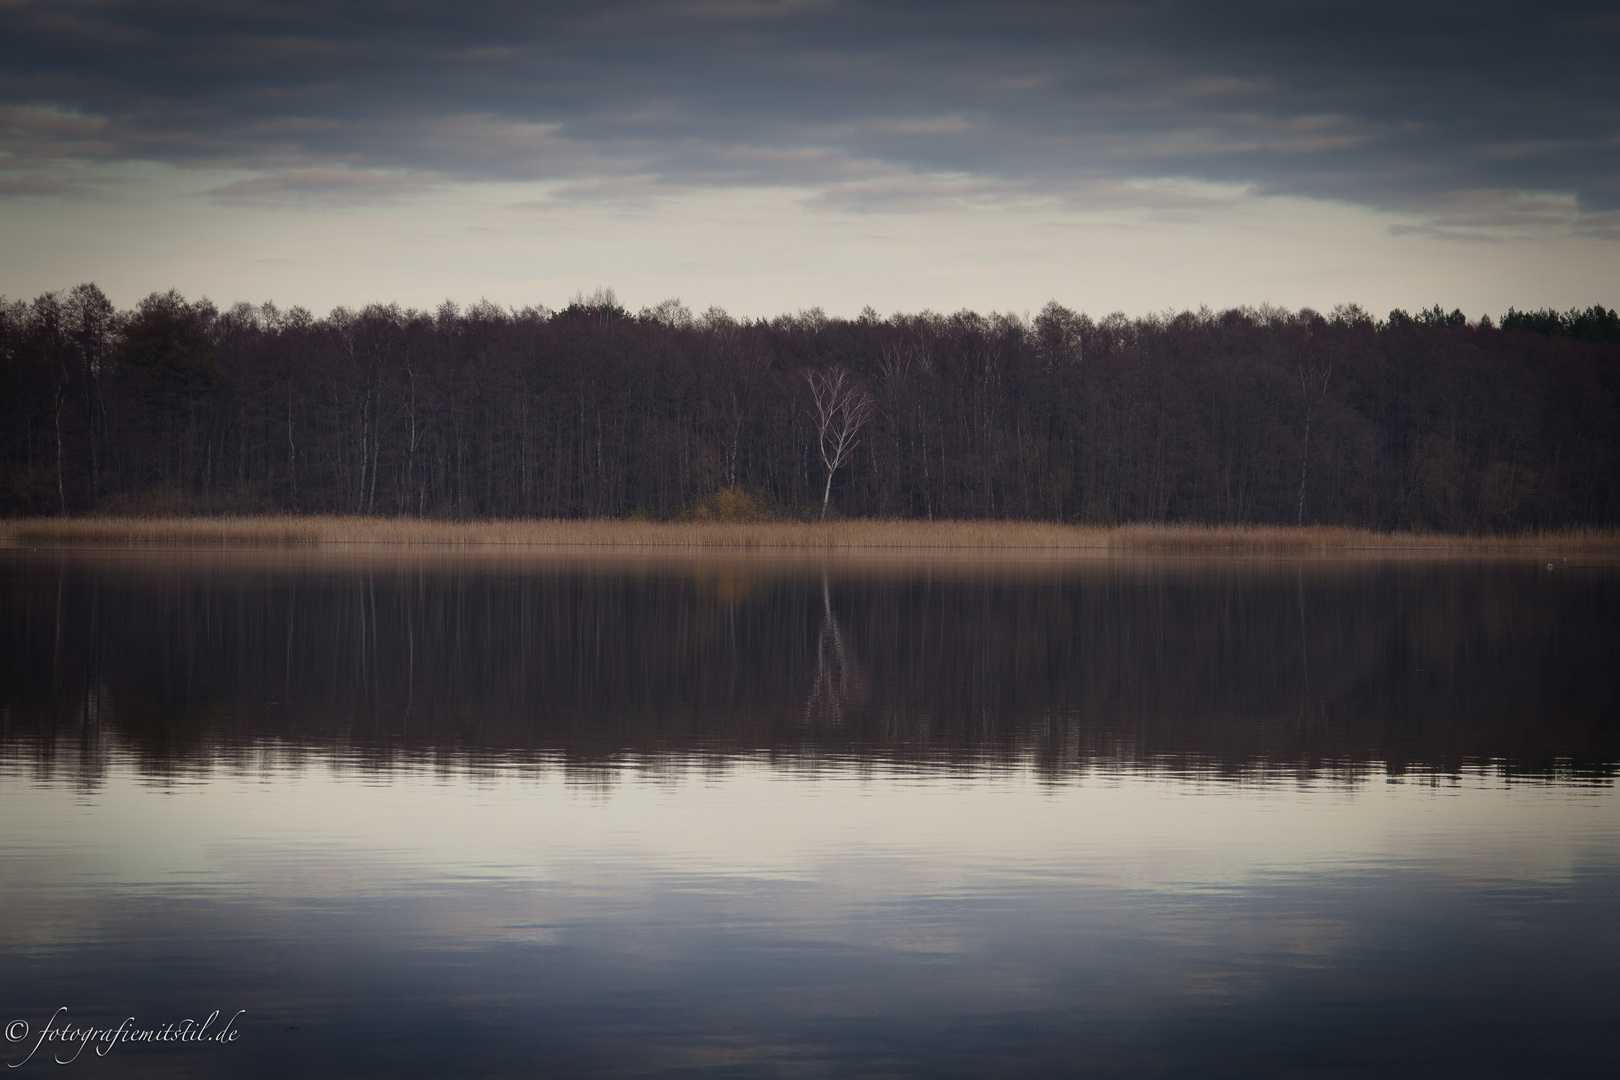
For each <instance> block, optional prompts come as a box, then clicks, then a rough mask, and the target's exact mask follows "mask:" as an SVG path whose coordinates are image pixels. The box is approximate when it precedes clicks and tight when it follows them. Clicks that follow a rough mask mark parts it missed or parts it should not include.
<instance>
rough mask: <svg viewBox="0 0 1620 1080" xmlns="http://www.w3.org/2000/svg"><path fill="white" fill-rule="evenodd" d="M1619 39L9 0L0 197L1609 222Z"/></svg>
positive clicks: (1428, 225) (1380, 13)
mask: <svg viewBox="0 0 1620 1080" xmlns="http://www.w3.org/2000/svg"><path fill="white" fill-rule="evenodd" d="M1617 46H1620V10H1617V9H1615V8H1614V6H1613V5H1612V3H1588V2H1582V0H1574V2H1558V3H1542V4H1533V5H1532V4H1523V3H1483V4H1482V3H1469V4H1461V3H1436V4H1427V5H1422V6H1421V8H1419V7H1418V6H1414V5H1410V4H1406V3H1399V4H1397V3H1387V2H1379V0H1373V2H1357V3H1342V2H1328V3H1293V2H1260V0H1249V2H1244V0H1238V2H1225V3H1196V2H1183V0H1158V2H1147V3H1135V2H1132V3H1113V2H1105V3H1079V4H1075V3H1009V4H981V3H951V2H944V3H939V2H927V3H908V2H889V3H882V2H867V3H860V2H848V0H825V2H820V0H780V2H759V0H688V2H654V0H642V2H638V0H609V2H605V3H591V4H579V3H568V4H562V3H519V2H516V0H494V2H473V3H458V4H454V5H451V4H433V3H411V2H405V0H373V2H362V3H333V2H331V0H322V2H318V3H315V2H292V3H274V4H272V3H268V2H219V0H209V2H185V0H176V2H169V3H161V2H160V3H132V2H124V0H52V2H48V3H46V2H35V0H0V197H5V196H6V195H10V196H13V197H27V196H28V195H30V194H37V193H39V192H42V191H54V190H59V189H60V187H61V186H62V185H65V184H66V183H67V182H68V180H67V177H68V175H69V173H70V172H71V171H72V170H71V169H70V168H69V167H70V166H72V167H78V166H80V165H82V164H83V163H85V162H101V163H116V162H126V161H155V162H163V163H169V164H178V165H183V166H207V167H214V168H220V167H224V168H233V169H240V170H246V171H247V172H249V173H251V174H253V178H251V179H248V180H245V181H242V182H241V183H239V184H231V185H229V186H227V187H224V188H221V189H218V190H217V191H215V192H214V197H215V198H216V199H217V200H224V201H237V202H242V201H246V202H254V203H260V204H263V203H267V202H276V201H278V200H279V201H281V202H285V203H287V204H290V205H308V204H311V203H321V202H327V203H331V204H333V205H347V204H350V203H353V202H355V201H361V200H365V199H369V198H379V199H398V198H404V197H409V195H410V194H411V193H412V192H413V191H417V190H421V189H423V188H425V187H431V186H432V185H434V184H438V183H445V182H455V181H468V180H471V181H483V180H502V181H510V180H541V181H553V182H556V183H557V184H558V186H559V188H560V190H561V191H562V192H563V193H564V194H565V195H572V196H574V197H600V193H602V192H604V191H614V190H619V189H621V188H622V189H625V190H632V191H641V192H656V191H658V190H659V189H670V188H693V187H697V188H712V187H716V186H721V187H724V186H745V185H747V186H758V185H789V186H794V187H804V188H808V189H811V190H813V191H816V192H818V193H819V194H818V195H817V196H816V197H817V198H819V199H820V200H822V201H823V202H825V203H826V204H828V205H835V206H838V207H840V208H843V209H862V208H867V207H873V208H882V209H886V210H892V209H896V208H903V207H905V206H906V205H909V204H916V205H919V206H937V205H938V204H939V202H940V200H942V199H943V200H952V199H966V200H981V201H982V200H993V199H1047V200H1056V201H1058V202H1060V203H1064V204H1081V205H1087V206H1091V205H1098V204H1099V203H1104V204H1105V203H1107V202H1108V201H1109V200H1110V199H1119V198H1121V197H1123V196H1122V193H1125V195H1129V196H1130V197H1131V198H1137V199H1139V200H1145V201H1143V202H1142V204H1143V205H1150V204H1152V200H1153V199H1154V198H1160V199H1162V198H1164V196H1163V195H1162V193H1161V194H1160V195H1154V194H1153V193H1152V192H1151V191H1150V190H1149V189H1146V188H1143V187H1142V186H1141V185H1140V183H1139V182H1140V181H1143V180H1152V179H1155V178H1179V179H1186V180H1193V181H1203V182H1207V183H1211V184H1217V185H1240V186H1243V187H1245V188H1247V189H1249V190H1252V191H1254V192H1257V193H1262V194H1283V195H1302V196H1307V197H1311V198H1315V199H1327V200H1335V201H1342V202H1347V203H1352V204H1356V205H1361V206H1368V207H1375V208H1378V209H1381V210H1397V211H1401V212H1405V213H1411V214H1414V215H1417V216H1418V217H1419V218H1420V219H1421V220H1422V221H1423V224H1422V225H1419V226H1413V227H1414V228H1423V229H1429V230H1432V235H1435V236H1438V237H1442V238H1450V239H1458V240H1470V239H1478V238H1481V237H1488V235H1489V231H1490V230H1492V229H1497V228H1531V229H1536V228H1567V227H1569V226H1571V225H1573V226H1574V227H1576V228H1578V229H1584V230H1589V231H1599V232H1603V231H1608V230H1613V229H1614V228H1615V227H1616V217H1617V214H1620V64H1616V63H1615V62H1614V57H1615V56H1616V55H1617V54H1620V49H1617ZM593 193H595V194H593Z"/></svg>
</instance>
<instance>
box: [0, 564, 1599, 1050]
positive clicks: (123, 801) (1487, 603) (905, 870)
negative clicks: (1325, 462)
mask: <svg viewBox="0 0 1620 1080" xmlns="http://www.w3.org/2000/svg"><path fill="white" fill-rule="evenodd" d="M1617 642H1620V569H1617V567H1616V566H1615V565H1613V564H1607V563H1599V564H1593V563H1590V562H1587V563H1581V562H1580V561H1578V560H1572V561H1571V562H1570V563H1569V564H1565V563H1564V562H1563V561H1562V560H1559V561H1558V562H1557V563H1556V564H1555V567H1554V569H1552V570H1548V569H1547V567H1546V563H1545V561H1537V562H1531V561H1530V560H1528V559H1526V560H1519V561H1506V562H1501V561H1495V562H1479V561H1411V560H1398V559H1392V560H1376V559H1367V560H1358V561H1319V560H1307V561H1256V560H1243V559H1225V560H1150V559H1113V560H1091V561H1052V560H1040V559H1010V560H1000V561H996V562H983V561H973V560H953V559H948V558H941V559H934V560H906V559H898V558H896V559H888V560H884V559H871V560H864V561H863V560H854V559H842V560H831V561H819V560H814V559H800V560H794V559H771V558H766V557H748V556H738V557H732V558H719V559H716V558H699V557H693V558H685V559H682V558H665V559H633V558H628V557H626V558H609V557H603V558H596V559H590V560H570V559H564V558H556V557H553V558H542V557H528V556H517V555H511V554H499V553H492V554H488V555H476V554H472V555H461V556H443V557H419V556H409V557H407V556H398V555H380V554H375V553H373V554H369V555H368V554H363V553H355V554H350V555H333V554H329V553H328V554H321V553H314V552H310V553H297V552H286V553H266V552H262V551H260V552H218V551H215V552H185V553H175V552H162V551H118V552H111V551H100V552H96V551H85V550H43V549H42V550H38V551H29V550H11V551H0V664H3V667H0V1024H10V1025H11V1026H10V1027H8V1028H6V1029H5V1031H6V1035H7V1038H8V1039H11V1038H12V1036H17V1038H15V1039H13V1040H12V1041H9V1042H6V1043H3V1044H0V1060H4V1061H5V1062H6V1063H7V1064H16V1063H18V1062H22V1061H24V1059H27V1058H28V1055H29V1053H30V1052H31V1051H32V1052H33V1053H34V1056H33V1057H32V1058H31V1059H28V1060H26V1063H25V1064H21V1065H20V1066H19V1067H18V1068H16V1069H15V1070H8V1073H14V1074H16V1075H24V1076H25V1075H38V1074H50V1075H70V1074H72V1073H84V1074H94V1075H96V1076H120V1077H122V1076H174V1075H202V1076H238V1075H242V1076H261V1075H262V1076H275V1077H280V1076H291V1075H311V1076H320V1075H342V1076H390V1077H392V1076H428V1075H435V1076H436V1075H457V1076H463V1075H464V1076H499V1075H514V1076H535V1075H555V1076H574V1075H644V1074H682V1073H685V1074H692V1075H736V1076H825V1075H839V1076H842V1075H946V1076H948V1075H962V1076H977V1075H985V1074H992V1075H994V1074H1002V1075H1037V1076H1038V1075H1063V1076H1070V1075H1080V1076H1129V1077H1137V1076H1199V1077H1203V1076H1289V1077H1294V1076H1316V1075H1329V1074H1331V1075H1333V1076H1391V1075H1410V1076H1435V1075H1469V1076H1513V1077H1521V1076H1549V1077H1572V1076H1599V1075H1601V1076H1610V1075H1613V1068H1614V1064H1613V1062H1614V1056H1613V1042H1612V1025H1613V1022H1614V1016H1615V1015H1616V1013H1617V1006H1620V989H1617V985H1620V984H1617V982H1616V978H1615V976H1616V972H1617V971H1620V917H1617V916H1620V803H1617V801H1616V795H1615V789H1614V777H1615V773H1616V768H1617V763H1620V656H1617V655H1616V654H1617V652H1620V649H1617ZM63 1007H65V1008H66V1010H67V1011H66V1013H62V1014H59V1015H58V1016H57V1019H56V1021H55V1023H56V1024H57V1025H63V1024H68V1023H71V1024H74V1025H76V1026H81V1027H94V1028H101V1029H105V1028H107V1027H109V1026H110V1027H116V1026H117V1025H118V1024H119V1022H120V1021H122V1020H124V1019H125V1018H126V1017H131V1016H132V1017H134V1018H135V1019H134V1022H133V1023H132V1025H131V1027H132V1028H134V1029H148V1030H150V1029H162V1028H163V1027H164V1025H167V1024H173V1023H175V1022H177V1021H182V1020H184V1019H187V1018H193V1019H198V1020H201V1019H203V1018H205V1017H207V1016H208V1014H210V1013H211V1012H213V1011H214V1010H219V1011H220V1017H219V1019H217V1020H216V1021H215V1022H214V1024H213V1026H212V1027H211V1028H210V1033H212V1032H215V1031H218V1030H221V1029H222V1027H223V1025H224V1023H225V1021H226V1020H227V1019H229V1018H231V1017H233V1016H236V1018H235V1020H234V1022H233V1027H232V1028H231V1029H230V1030H233V1031H236V1032H239V1035H238V1037H237V1038H236V1039H235V1041H233V1042H228V1043H215V1042H202V1043H196V1042H192V1043H166V1044H151V1043H119V1044H115V1045H110V1046H109V1044H105V1043H95V1042H92V1043H90V1044H87V1045H85V1046H84V1048H83V1049H80V1046H79V1044H77V1043H74V1044H69V1043H54V1042H53V1043H45V1044H39V1045H38V1049H37V1050H35V1047H36V1044H37V1040H38V1039H39V1036H40V1032H41V1030H42V1029H44V1028H46V1027H47V1026H49V1025H50V1024H51V1023H52V1019H51V1018H52V1016H53V1014H55V1013H57V1010H59V1009H61V1008H63ZM242 1010H245V1011H242ZM239 1011H242V1012H241V1014H240V1015H239V1016H237V1015H236V1014H237V1013H238V1012H239ZM19 1021H20V1022H21V1023H22V1024H23V1025H26V1032H24V1029H23V1028H22V1027H19V1026H18V1024H17V1022H19ZM98 1049H99V1050H101V1051H104V1053H101V1054H98ZM75 1053H77V1054H78V1057H77V1058H76V1060H73V1061H72V1062H71V1064H68V1065H63V1066H58V1065H56V1064H53V1063H52V1061H51V1058H52V1057H73V1056H74V1054H75Z"/></svg>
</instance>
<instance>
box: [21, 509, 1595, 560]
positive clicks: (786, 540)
mask: <svg viewBox="0 0 1620 1080" xmlns="http://www.w3.org/2000/svg"><path fill="white" fill-rule="evenodd" d="M0 540H8V541H11V542H13V543H21V542H34V543H63V542H68V543H83V542H96V543H111V544H199V545H211V544H248V545H289V544H436V545H477V544H497V545H498V544H510V545H552V546H563V545H566V546H602V547H664V548H789V549H791V548H797V549H810V550H823V551H832V550H841V549H855V548H916V549H927V548H936V549H948V550H949V549H954V550H976V549H979V550H982V549H997V548H1000V549H1027V550H1046V551H1061V550H1065V549H1073V550H1091V551H1122V552H1123V551H1157V552H1199V551H1275V552H1312V551H1350V550H1357V549H1362V550H1366V549H1407V550H1412V549H1428V550H1435V551H1440V550H1463V551H1474V552H1491V551H1514V550H1526V549H1535V548H1544V547H1554V546H1555V547H1557V548H1559V549H1560V550H1561V551H1615V550H1620V530H1615V529H1561V530H1553V531H1547V532H1533V533H1518V534H1514V535H1505V536H1459V535H1451V534H1446V533H1415V532H1391V533H1385V532H1375V531H1373V530H1370V529H1353V528H1340V527H1335V526H1325V525H1324V526H1306V527H1304V528H1297V527H1293V526H1258V525H1119V526H1094V525H1060V524H1054V523H1050V522H1037V521H836V522H825V523H804V522H718V521H715V522H702V521H677V522H660V521H619V520H613V519H604V518H598V519H593V520H582V521H560V520H546V521H532V520H531V521H437V520H424V519H421V518H381V517H300V516H293V515H285V516H263V517H185V518H181V517H174V518H171V517H83V518H70V517H62V518H19V519H16V520H12V521H0Z"/></svg>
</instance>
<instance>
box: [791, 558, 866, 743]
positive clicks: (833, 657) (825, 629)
mask: <svg viewBox="0 0 1620 1080" xmlns="http://www.w3.org/2000/svg"><path fill="white" fill-rule="evenodd" d="M821 611H822V614H821V633H820V635H819V636H818V637H817V639H816V676H815V680H814V681H813V682H812V683H811V684H810V698H809V700H808V701H806V702H805V705H804V715H805V719H806V720H810V721H813V722H825V723H832V724H840V723H843V720H844V713H845V710H847V709H850V708H853V707H856V706H859V705H860V704H861V703H862V702H864V701H865V700H866V675H865V673H864V672H863V671H862V670H861V665H860V663H859V662H858V661H857V660H855V659H854V658H853V657H852V656H850V655H849V647H848V646H847V645H846V644H845V643H844V630H843V627H841V626H840V625H839V624H838V616H836V615H834V614H833V609H832V593H831V591H830V590H829V589H828V587H827V572H826V571H825V570H823V571H822V573H821Z"/></svg>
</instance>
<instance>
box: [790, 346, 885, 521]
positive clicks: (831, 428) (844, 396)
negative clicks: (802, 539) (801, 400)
mask: <svg viewBox="0 0 1620 1080" xmlns="http://www.w3.org/2000/svg"><path fill="white" fill-rule="evenodd" d="M804 380H805V382H807V383H809V384H810V396H811V397H812V398H813V399H814V400H815V404H816V434H817V436H818V437H819V439H820V443H821V463H822V464H823V465H825V466H826V467H827V486H826V487H825V488H824V489H822V492H821V520H823V521H826V520H827V502H828V500H829V499H831V498H832V482H833V473H835V472H837V471H838V467H839V466H840V465H843V464H844V463H845V462H847V461H849V457H850V455H851V454H853V453H854V452H855V448H856V447H857V446H859V445H860V444H861V440H860V430H861V428H862V427H864V426H866V422H867V421H868V420H870V419H871V418H872V412H873V410H874V409H875V408H876V402H874V401H873V400H872V395H871V394H868V393H867V392H866V389H865V388H864V387H863V386H861V384H860V383H859V382H857V381H856V380H855V376H853V375H851V374H850V373H849V370H848V369H847V368H843V367H831V368H827V369H825V370H823V371H815V370H811V371H806V372H805V373H804Z"/></svg>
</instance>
